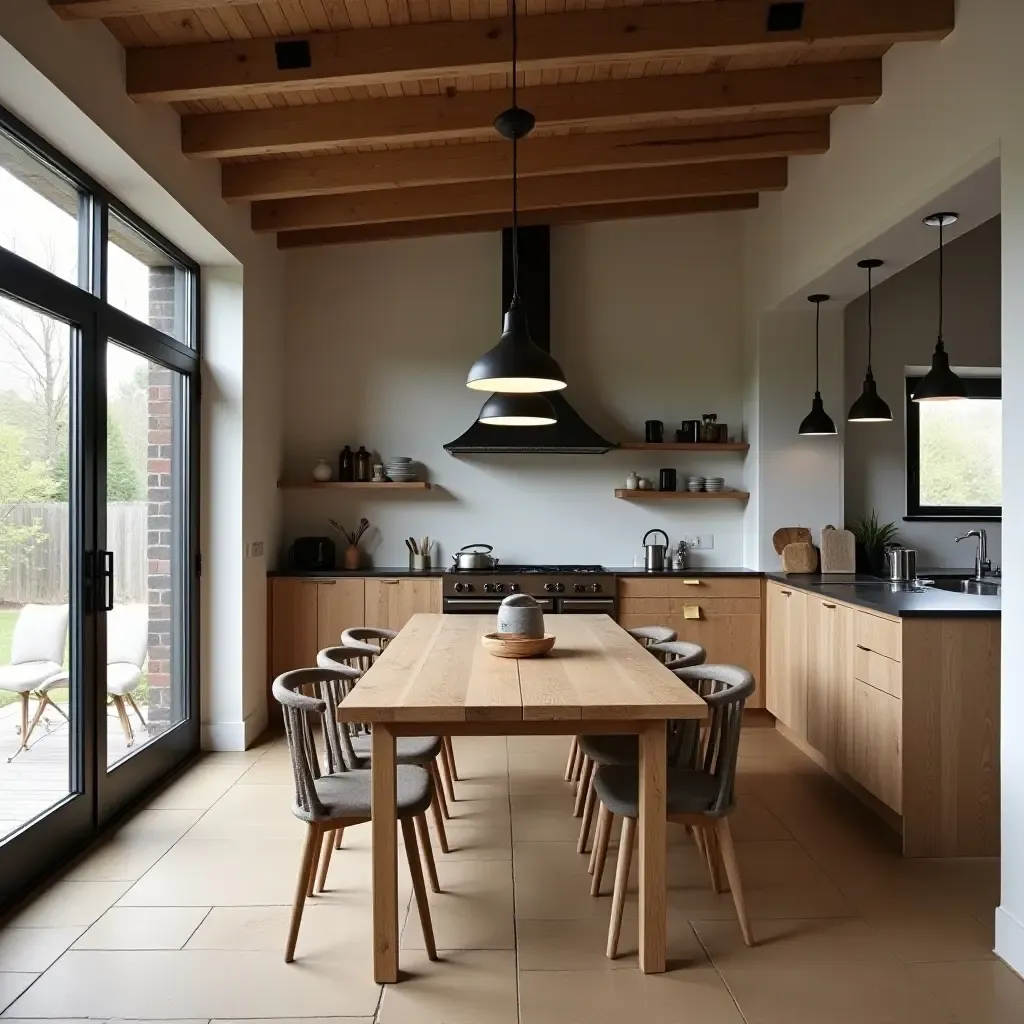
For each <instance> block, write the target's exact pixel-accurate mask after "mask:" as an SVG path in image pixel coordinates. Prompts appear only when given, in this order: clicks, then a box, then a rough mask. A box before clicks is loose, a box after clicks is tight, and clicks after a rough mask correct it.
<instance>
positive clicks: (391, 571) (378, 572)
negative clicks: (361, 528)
mask: <svg viewBox="0 0 1024 1024" xmlns="http://www.w3.org/2000/svg"><path fill="white" fill-rule="evenodd" d="M443 574H444V569H443V568H441V567H438V568H436V569H417V570H415V571H414V570H412V569H410V568H409V567H408V566H402V567H401V568H397V567H395V566H390V567H389V566H376V565H375V566H371V567H370V568H368V569H353V570H348V569H324V570H313V569H272V570H271V571H270V572H268V573H267V576H268V577H269V578H271V579H274V578H279V577H285V578H287V577H291V578H293V579H325V580H329V579H334V578H339V579H345V578H346V577H348V578H351V579H360V578H362V577H367V576H389V577H395V576H401V577H406V576H408V577H414V576H442V575H443Z"/></svg>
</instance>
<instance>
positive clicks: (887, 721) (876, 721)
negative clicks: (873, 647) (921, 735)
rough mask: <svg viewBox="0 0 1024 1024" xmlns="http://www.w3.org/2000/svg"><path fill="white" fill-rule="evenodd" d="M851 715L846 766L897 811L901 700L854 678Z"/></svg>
mask: <svg viewBox="0 0 1024 1024" xmlns="http://www.w3.org/2000/svg"><path fill="white" fill-rule="evenodd" d="M852 719H853V721H852V728H851V730H850V750H849V757H848V768H847V770H848V771H849V773H850V775H852V776H853V778H855V779H856V780H857V781H858V782H859V783H860V784H861V785H862V786H863V787H864V788H865V789H866V790H867V791H868V792H869V793H871V794H872V795H873V796H876V797H878V799H879V800H881V801H882V803H883V804H885V805H886V806H887V807H891V808H892V809H893V810H894V811H895V812H896V813H897V814H899V813H900V812H901V811H902V809H903V751H902V746H903V709H902V701H900V699H899V698H898V697H893V696H892V695H891V694H888V693H884V692H883V691H882V690H876V689H875V688H874V687H873V686H869V685H868V684H867V683H865V682H862V681H861V680H859V679H857V680H855V681H854V683H853V714H852Z"/></svg>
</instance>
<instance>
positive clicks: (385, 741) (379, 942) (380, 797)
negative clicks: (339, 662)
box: [370, 723, 398, 984]
mask: <svg viewBox="0 0 1024 1024" xmlns="http://www.w3.org/2000/svg"><path fill="white" fill-rule="evenodd" d="M371 737H372V739H371V753H372V763H371V772H372V775H371V779H370V785H371V790H370V807H371V812H372V814H373V821H372V823H371V828H372V830H373V978H374V981H376V982H377V983H378V984H386V983H388V982H395V981H398V817H397V811H396V807H395V804H396V800H397V789H396V786H397V781H396V776H395V736H394V733H392V732H391V730H390V729H388V728H387V726H385V725H381V724H380V723H378V724H376V725H374V727H373V732H372V733H371Z"/></svg>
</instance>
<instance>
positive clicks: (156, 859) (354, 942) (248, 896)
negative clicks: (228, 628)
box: [0, 727, 1024, 1024]
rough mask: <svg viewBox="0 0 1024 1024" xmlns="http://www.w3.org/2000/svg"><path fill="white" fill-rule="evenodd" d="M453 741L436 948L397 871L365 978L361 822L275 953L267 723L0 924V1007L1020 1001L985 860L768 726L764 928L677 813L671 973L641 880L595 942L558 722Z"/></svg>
mask: <svg viewBox="0 0 1024 1024" xmlns="http://www.w3.org/2000/svg"><path fill="white" fill-rule="evenodd" d="M455 742H456V751H457V757H458V764H459V769H460V771H461V773H462V775H463V776H464V781H463V782H461V783H459V784H457V793H458V797H459V799H458V800H457V801H456V803H455V804H454V806H453V812H454V814H455V820H454V821H453V822H452V823H451V825H450V827H449V830H448V831H449V837H450V840H451V843H452V847H453V849H452V852H451V853H450V854H449V855H447V856H446V855H443V854H441V853H440V851H439V850H436V855H437V860H438V874H439V876H440V880H441V885H442V888H443V889H444V892H443V893H442V894H439V895H433V894H431V897H430V899H431V909H432V914H433V919H434V929H435V933H436V936H437V941H438V946H439V948H440V949H441V950H442V951H443V952H442V960H441V962H439V963H430V962H429V961H428V960H427V959H426V956H425V954H424V952H423V948H422V947H423V941H422V936H421V933H420V929H419V922H418V919H417V917H416V914H415V911H413V912H412V913H411V914H407V913H406V912H405V910H407V908H408V906H409V901H410V885H409V881H408V873H407V871H405V870H404V869H402V871H401V875H400V894H401V901H402V907H403V908H404V909H403V919H404V928H403V932H402V966H403V969H404V971H405V972H406V975H407V977H406V980H404V981H403V982H402V983H401V984H399V985H397V986H390V987H387V988H385V989H384V990H383V991H382V989H381V988H380V987H379V986H377V985H374V984H373V982H372V979H371V973H370V956H369V951H370V899H369V877H370V850H369V838H370V837H369V828H368V826H363V827H361V828H358V829H351V830H349V832H348V833H347V834H346V837H345V849H344V851H343V852H342V853H341V854H336V855H335V858H334V860H333V862H332V865H331V874H330V878H329V883H328V886H329V891H328V892H326V893H325V894H324V895H322V896H317V897H315V898H314V899H312V900H310V901H309V902H308V904H307V909H306V912H305V917H304V920H303V924H302V932H301V935H300V937H299V945H298V959H297V961H296V962H295V963H294V964H291V965H287V964H285V963H283V961H282V945H283V942H284V934H285V928H286V923H287V918H288V904H289V901H290V899H291V895H292V886H293V883H294V875H295V871H296V869H297V865H298V858H299V848H300V842H301V833H302V829H301V826H299V825H298V824H297V823H296V822H295V821H294V820H293V818H292V817H291V815H290V813H289V804H290V800H291V791H290V786H289V762H288V758H287V752H286V749H285V747H284V746H283V744H282V742H281V741H270V742H267V743H265V744H263V745H262V746H260V747H258V748H256V749H255V750H252V751H249V752H247V753H245V754H219V755H210V756H208V757H206V758H204V759H203V760H202V761H201V762H200V763H199V764H198V765H196V766H195V767H194V768H192V769H191V770H190V771H189V772H187V773H186V774H185V775H184V776H183V777H182V778H181V779H179V780H177V781H175V782H174V783H172V784H171V785H170V786H169V787H168V788H167V789H166V790H165V791H164V792H163V793H161V794H160V795H159V796H157V797H156V798H155V799H154V800H153V801H152V802H151V804H150V806H149V807H148V808H147V809H146V810H144V811H142V812H141V813H139V814H138V815H136V816H135V817H134V818H133V819H132V820H131V821H130V822H129V823H128V824H127V825H125V826H124V827H123V828H122V829H121V830H120V831H119V832H118V833H117V834H116V835H114V836H112V837H111V838H110V839H109V840H108V841H107V842H105V843H104V844H103V845H102V846H101V847H100V848H99V849H97V850H95V851H94V852H92V853H91V854H90V855H89V856H88V857H87V858H85V859H84V860H83V861H81V862H80V863H79V864H77V865H75V866H74V867H73V868H72V869H71V870H70V871H69V872H68V873H67V874H66V875H65V876H64V878H62V879H61V880H59V881H58V882H57V883H56V884H55V885H54V886H52V887H51V888H50V890H49V891H48V892H46V893H45V894H43V895H42V896H41V897H39V898H38V899H37V900H35V901H34V902H33V903H32V904H30V905H29V906H27V907H26V908H25V909H24V910H23V911H22V912H21V913H20V914H18V915H17V916H16V917H14V918H13V919H12V920H10V921H9V922H8V923H7V924H6V926H5V927H4V928H2V929H0V1009H2V1010H3V1018H2V1020H3V1024H11V1021H17V1020H25V1021H30V1020H35V1021H38V1020H39V1019H40V1018H49V1019H53V1020H81V1019H83V1018H91V1019H92V1020H93V1021H97V1020H104V1021H119V1020H138V1019H144V1020H156V1021H172V1020H173V1021H176V1022H186V1024H187V1022H191V1021H197V1022H209V1021H216V1022H217V1024H222V1022H230V1021H244V1020H249V1019H253V1018H259V1019H261V1020H273V1021H287V1022H296V1024H298V1022H301V1024H320V1022H323V1024H345V1022H346V1021H347V1022H349V1024H352V1022H353V1019H359V1020H363V1021H364V1022H370V1021H373V1020H375V1021H377V1022H379V1024H442V1022H443V1024H576V1022H580V1024H584V1022H585V1024H603V1022H606V1021H607V1022H616V1024H618V1022H621V1021H630V1020H639V1019H643V1021H644V1024H726V1022H729V1024H732V1022H746V1024H889V1022H894V1024H895V1022H898V1024H919V1022H920V1024H943V1022H958V1024H1009V1022H1014V1024H1021V1021H1024V981H1022V980H1021V979H1020V978H1018V977H1017V976H1016V975H1014V974H1013V973H1012V972H1011V971H1010V970H1009V969H1008V968H1007V967H1005V966H1004V965H1003V964H1002V963H1001V962H1000V961H998V960H997V959H995V958H994V957H993V955H992V952H991V947H992V920H993V911H994V908H995V906H996V903H997V899H998V865H997V863H996V862H994V861H989V860H961V861H948V860H929V861H921V860H916V861H907V860H903V859H901V858H900V857H899V855H898V852H897V844H896V842H895V837H894V836H893V835H892V834H891V833H889V832H888V831H887V830H886V829H885V827H884V826H882V825H881V824H880V823H879V822H878V821H877V820H876V819H875V818H873V817H872V816H871V815H870V814H868V813H867V812H866V811H865V810H864V809H863V808H862V807H861V806H860V805H859V804H858V803H857V802H856V801H854V800H853V799H852V798H851V797H849V795H848V794H846V793H845V791H844V790H842V789H841V788H840V787H839V786H837V785H836V784H835V783H834V782H833V781H832V780H831V779H829V778H828V776H826V775H824V774H823V773H822V772H821V771H820V770H819V769H818V768H817V767H816V766H815V765H813V764H812V763H811V762H810V761H808V760H807V759H806V758H805V757H804V756H803V755H802V754H800V753H799V752H798V751H796V750H795V749H794V748H793V747H791V746H789V745H788V744H787V743H786V742H785V741H784V740H783V739H782V738H781V737H780V736H779V735H778V734H777V733H776V732H774V730H771V729H768V728H764V727H758V728H751V729H748V730H747V731H746V732H745V734H744V738H743V743H742V749H741V771H740V782H739V787H738V788H739V798H738V800H739V806H738V810H737V812H736V814H735V817H734V825H733V831H734V834H735V836H736V839H737V848H738V855H739V859H740V863H741V865H742V871H743V877H744V883H745V888H746V894H747V901H748V905H749V908H750V913H751V917H752V920H753V927H754V932H755V936H756V937H757V938H758V939H759V945H758V946H757V947H756V948H754V949H748V948H746V947H745V946H744V945H743V943H742V941H741V939H740V935H739V930H738V928H737V926H736V923H735V918H734V916H733V909H732V903H731V901H730V898H729V896H728V895H727V894H726V895H720V896H719V895H715V894H714V893H713V892H712V891H711V889H710V886H709V885H708V881H707V874H706V871H705V869H704V867H703V866H702V864H701V862H700V861H699V860H698V859H697V857H696V853H695V850H694V848H693V845H692V843H691V842H690V840H689V839H688V837H687V836H686V835H685V833H683V832H682V831H681V830H679V829H672V830H671V835H670V851H669V880H670V891H669V955H670V970H669V971H668V972H667V973H666V974H664V975H661V976H658V977H644V976H642V975H641V974H640V973H639V971H638V970H637V969H636V946H637V909H636V897H635V888H634V892H633V894H632V895H631V897H630V900H629V903H628V905H627V907H626V911H625V916H624V924H623V934H622V941H621V947H620V948H621V951H622V956H621V958H620V959H619V960H617V961H614V962H612V961H609V960H607V959H605V957H604V952H603V951H604V937H605V930H606V927H607V921H608V909H609V908H608V904H609V902H610V901H609V899H608V897H607V896H605V897H603V898H600V899H593V898H591V897H590V895H589V892H588V882H589V876H588V875H587V874H586V870H585V860H584V858H582V857H580V856H578V855H577V854H576V852H575V839H576V829H577V822H576V821H575V820H574V819H572V818H571V817H570V814H569V804H570V797H569V788H568V786H567V785H566V784H565V783H564V782H563V781H562V780H561V776H562V770H563V768H564V763H565V753H566V747H567V741H566V740H565V739H563V738H537V739H532V738H531V739H525V738H523V739H509V740H507V741H506V740H504V739H501V738H496V739H483V738H480V739H476V738H472V739H458V740H456V741H455ZM435 849H436V847H435ZM610 881H611V870H609V872H608V874H607V878H606V889H607V887H608V885H610ZM634 885H635V880H634Z"/></svg>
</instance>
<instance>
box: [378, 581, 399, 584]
mask: <svg viewBox="0 0 1024 1024" xmlns="http://www.w3.org/2000/svg"><path fill="white" fill-rule="evenodd" d="M377 582H378V583H388V584H390V583H397V582H398V580H377Z"/></svg>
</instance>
